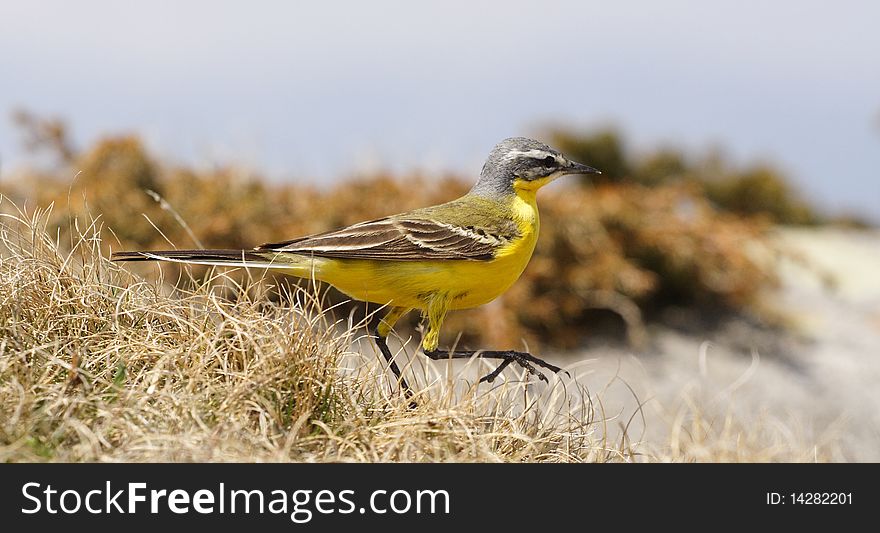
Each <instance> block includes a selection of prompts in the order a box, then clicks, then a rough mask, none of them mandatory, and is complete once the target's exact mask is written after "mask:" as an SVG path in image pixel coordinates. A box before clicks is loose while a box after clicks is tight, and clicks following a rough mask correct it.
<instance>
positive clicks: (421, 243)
mask: <svg viewBox="0 0 880 533" xmlns="http://www.w3.org/2000/svg"><path fill="white" fill-rule="evenodd" d="M507 222H508V223H504V224H500V225H497V227H491V228H490V227H478V226H471V225H467V226H462V225H459V224H455V223H449V222H441V221H438V220H433V219H431V218H423V217H419V216H413V217H408V216H406V215H398V216H394V217H388V218H381V219H377V220H371V221H369V222H361V223H360V224H355V225H353V226H349V227H347V228H343V229H339V230H335V231H330V232H327V233H320V234H317V235H311V236H308V237H302V238H299V239H294V240H291V241H285V242H278V243H267V244H263V245H261V246H258V247H257V248H256V249H255V251H257V252H290V253H296V254H302V255H312V256H317V257H332V258H342V259H373V260H379V261H438V260H451V259H458V260H462V259H469V260H476V261H487V260H490V259H492V258H494V257H495V253H496V251H497V250H498V249H499V248H501V247H502V246H504V245H505V244H507V243H508V242H509V241H510V240H511V239H513V238H515V237H517V236H518V234H519V232H518V230H517V228H516V224H515V223H514V222H513V221H507ZM493 226H494V225H493Z"/></svg>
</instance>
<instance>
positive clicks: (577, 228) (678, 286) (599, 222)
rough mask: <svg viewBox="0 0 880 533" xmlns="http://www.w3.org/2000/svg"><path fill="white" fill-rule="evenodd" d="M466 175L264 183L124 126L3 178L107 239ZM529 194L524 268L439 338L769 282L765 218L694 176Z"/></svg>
mask: <svg viewBox="0 0 880 533" xmlns="http://www.w3.org/2000/svg"><path fill="white" fill-rule="evenodd" d="M612 140H613V139H612ZM612 144H613V143H612ZM612 155H613V154H612ZM667 159H669V158H667ZM673 159H674V158H673ZM588 162H590V163H593V161H588ZM655 163H656V164H655V165H653V166H652V167H651V168H655V169H656V168H659V169H660V170H661V171H663V169H668V168H673V170H674V167H675V161H671V159H669V160H658V161H656V162H655ZM67 165H69V167H68V166H67ZM74 175H75V176H76V179H75V180H73V183H71V176H74ZM469 181H470V180H467V181H465V180H462V179H458V178H454V177H446V178H442V179H434V180H429V179H427V178H424V177H419V176H407V177H402V178H392V177H390V176H374V177H369V178H362V179H355V180H350V181H345V182H342V183H340V184H338V185H336V186H334V187H332V188H329V189H321V188H318V187H316V186H313V185H303V184H290V183H285V184H273V183H270V182H268V181H266V180H264V179H262V178H261V177H259V176H257V175H250V174H246V173H244V172H240V171H237V170H236V169H233V168H219V169H212V170H196V169H192V168H182V167H171V166H168V165H163V164H161V163H159V162H157V161H155V160H154V159H153V158H152V157H151V156H150V155H148V154H147V153H146V151H145V149H144V147H143V146H142V144H141V143H140V141H139V140H138V139H137V138H136V137H131V136H123V137H112V138H107V139H104V140H102V141H100V142H98V143H97V144H96V145H95V146H94V147H92V148H91V149H89V150H87V151H85V152H84V153H82V154H79V155H75V156H73V157H71V158H70V163H68V164H65V166H64V168H63V169H61V170H58V171H57V172H54V173H43V174H37V173H34V174H31V175H28V176H25V177H24V179H20V180H18V182H17V183H16V184H13V185H8V184H7V185H5V190H4V191H3V192H4V194H6V195H7V196H11V197H12V198H13V199H18V200H23V199H24V198H29V199H31V200H32V201H31V202H30V205H33V203H34V202H36V203H37V204H38V205H41V206H45V205H48V204H49V203H51V202H54V204H55V206H54V211H53V217H54V218H53V221H52V223H53V224H55V225H56V226H57V227H58V228H59V230H58V231H59V232H61V233H64V232H67V231H69V221H70V220H71V219H72V217H74V216H78V217H80V218H82V216H83V215H85V214H86V213H90V214H91V216H100V217H101V219H102V223H103V224H104V226H105V227H106V228H107V229H109V230H110V231H112V233H113V234H114V235H115V236H116V237H117V238H118V242H117V243H116V244H115V245H114V249H132V248H136V249H140V248H164V247H168V246H169V242H170V243H173V244H174V245H176V246H178V247H194V246H205V247H251V246H254V245H257V244H260V243H262V242H265V241H275V240H281V239H285V238H291V237H294V236H297V235H301V234H307V233H312V232H317V231H322V230H327V229H332V228H334V227H338V226H341V225H345V224H350V223H354V222H358V221H361V220H365V219H369V218H375V217H379V216H382V215H387V214H391V213H394V212H398V211H401V210H406V209H410V208H414V207H418V206H423V205H428V204H432V203H438V202H442V201H446V200H450V199H452V198H454V197H457V196H458V195H460V194H462V193H464V192H465V191H466V190H467V189H468V187H469V186H470V182H469ZM151 195H152V197H151ZM539 204H540V206H541V209H542V211H541V213H542V232H543V233H542V235H541V238H540V240H539V244H538V249H537V252H536V255H535V257H534V258H533V260H532V263H531V264H530V265H529V267H528V269H527V270H526V272H525V274H524V276H523V279H522V280H520V282H518V283H517V284H516V285H514V287H513V288H512V289H511V290H510V291H509V292H508V293H507V294H505V295H504V296H502V297H501V298H500V299H499V301H498V302H497V303H494V304H491V305H490V306H488V307H487V308H484V309H478V310H474V311H469V312H466V313H457V314H456V316H455V317H453V319H452V321H451V322H450V324H449V327H447V328H446V331H447V333H448V335H449V337H448V338H447V339H446V341H448V342H452V341H454V340H455V335H456V333H457V332H458V331H461V332H462V333H463V334H464V337H463V339H462V342H464V343H465V344H469V343H477V342H480V343H485V344H486V345H501V344H504V345H519V344H520V343H521V341H522V340H523V339H525V340H527V341H528V342H529V343H531V345H532V346H533V347H534V345H535V344H538V343H546V344H554V345H557V346H560V347H571V346H574V345H576V344H577V343H579V342H580V341H581V340H582V339H583V337H584V336H585V334H586V333H589V331H590V329H589V328H590V323H591V321H590V319H589V317H590V311H591V310H593V309H596V308H601V309H610V310H612V311H613V312H615V313H617V314H618V315H620V316H621V317H623V319H624V321H625V322H626V323H627V324H629V325H630V326H631V327H632V328H633V329H631V333H632V334H637V333H638V330H639V324H640V321H641V313H642V311H644V310H654V309H658V308H662V307H664V306H667V305H711V306H713V307H722V308H729V309H748V308H750V306H752V305H753V304H754V303H755V302H756V299H757V297H758V296H759V295H760V293H761V292H762V291H763V290H764V289H765V288H766V287H768V286H770V285H771V284H772V283H773V276H772V274H771V273H770V272H767V271H766V270H764V269H763V268H762V267H761V266H760V265H759V264H758V263H756V262H755V261H754V260H753V259H752V258H751V257H750V256H749V254H748V253H747V248H748V246H747V245H748V244H750V243H756V242H757V243H760V242H763V241H764V231H765V225H763V224H762V223H760V222H758V221H757V219H751V218H743V217H739V216H736V215H733V214H730V213H727V212H724V211H719V210H718V209H716V208H715V207H713V204H712V203H711V202H710V201H708V200H707V199H706V197H705V196H704V195H703V193H702V189H701V188H700V187H699V186H693V185H688V184H687V182H670V183H661V184H659V185H656V186H654V187H648V186H646V185H638V184H620V183H600V184H598V185H596V186H594V187H583V186H580V185H578V184H576V183H574V184H569V185H568V186H566V185H559V186H554V187H552V188H551V190H547V191H542V194H541V197H540V198H539ZM142 214H143V215H145V216H141V215H142ZM145 217H146V218H145ZM147 218H148V219H149V221H148V220H147ZM151 222H152V224H154V225H155V228H154V227H152V226H151ZM160 230H161V233H160ZM61 242H64V239H62V241H61ZM132 268H143V270H141V272H144V273H149V272H155V271H156V269H155V267H153V266H149V265H147V266H138V267H132ZM166 271H167V269H166ZM337 297H339V296H338V295H337Z"/></svg>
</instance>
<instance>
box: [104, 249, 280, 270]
mask: <svg viewBox="0 0 880 533" xmlns="http://www.w3.org/2000/svg"><path fill="white" fill-rule="evenodd" d="M278 257H279V256H276V254H258V253H254V252H253V251H251V250H159V251H155V252H152V251H131V252H114V253H113V255H112V256H110V260H111V261H171V262H173V263H187V264H193V265H213V266H242V267H254V268H290V264H285V262H284V261H279V260H278Z"/></svg>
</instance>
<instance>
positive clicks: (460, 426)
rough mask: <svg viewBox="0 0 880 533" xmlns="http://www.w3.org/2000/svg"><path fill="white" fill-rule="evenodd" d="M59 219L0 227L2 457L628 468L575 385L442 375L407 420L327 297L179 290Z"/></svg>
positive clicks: (218, 282) (208, 285)
mask: <svg viewBox="0 0 880 533" xmlns="http://www.w3.org/2000/svg"><path fill="white" fill-rule="evenodd" d="M6 207H7V208H9V207H10V206H9V204H8V202H6ZM8 211H14V210H12V209H8ZM47 218H48V215H47V213H45V212H42V213H37V214H34V215H32V216H27V215H26V214H25V213H23V212H20V211H14V212H13V213H12V214H6V215H4V222H3V225H2V234H0V238H2V247H3V253H2V263H0V298H2V301H3V305H2V313H0V331H2V339H3V340H2V341H0V460H4V461H37V460H52V461H159V460H163V461H169V460H170V461H194V460H197V461H289V460H294V461H340V460H341V461H450V460H454V461H609V460H621V459H624V458H625V454H624V453H622V452H621V451H619V450H615V449H611V448H609V447H608V446H607V445H606V443H604V442H602V439H601V437H600V436H599V432H597V426H596V425H595V424H594V423H593V421H592V411H591V409H590V407H589V404H588V402H589V398H588V396H586V397H585V396H579V395H576V394H574V395H572V394H565V393H564V390H563V389H562V388H561V384H558V385H559V386H557V387H555V388H553V389H551V390H547V391H544V392H542V393H536V394H533V393H532V391H531V390H530V389H529V388H528V387H527V386H525V385H523V384H518V383H515V382H509V383H507V384H504V385H502V386H500V387H495V388H492V389H489V388H487V387H485V386H484V387H481V388H476V387H467V388H466V389H465V390H460V387H459V388H456V387H449V386H448V382H447V381H446V380H445V379H441V378H439V377H435V378H430V381H431V384H430V385H429V386H428V387H427V389H426V390H425V391H424V392H423V393H421V395H420V396H419V403H420V407H419V408H418V409H416V410H414V411H410V410H408V409H407V408H406V403H405V402H403V401H401V399H400V397H399V396H398V395H396V394H390V392H389V391H390V383H388V381H387V380H386V373H385V372H382V368H381V367H380V366H379V365H378V363H377V360H376V358H375V356H374V354H372V353H365V354H361V353H355V352H352V351H350V349H349V347H350V346H351V343H352V340H353V335H355V334H356V333H355V332H357V331H359V328H357V326H358V325H357V324H352V325H351V326H352V329H351V330H350V331H348V332H343V333H340V327H339V326H340V325H339V324H336V323H333V322H332V321H331V320H329V319H328V317H329V315H328V314H327V313H325V312H322V311H321V309H320V307H319V304H318V300H317V298H316V297H315V296H314V295H313V294H311V293H308V292H306V291H305V290H303V289H298V288H293V289H291V290H290V291H289V292H287V293H286V294H287V296H286V298H284V299H283V301H282V302H281V303H270V302H269V301H267V300H266V299H265V298H264V294H263V293H264V292H265V291H266V290H267V287H266V285H265V284H264V283H258V282H256V281H254V282H249V283H246V284H238V285H236V284H235V282H233V281H232V280H231V279H230V278H228V277H225V276H222V275H220V276H214V277H211V278H209V279H208V280H207V281H205V282H203V283H200V284H198V285H197V288H196V289H195V290H193V291H189V292H183V291H180V290H170V289H168V286H167V285H165V284H163V283H162V282H161V281H155V282H146V281H144V280H142V279H138V278H136V277H134V276H132V275H130V274H128V273H127V272H126V271H125V270H123V269H122V268H120V267H119V266H117V265H115V264H113V263H110V262H109V261H108V260H107V259H106V258H105V257H102V256H101V255H100V252H99V249H100V235H99V232H98V228H97V227H96V226H95V225H94V224H92V225H90V226H89V227H87V228H81V229H83V231H81V232H80V230H78V229H74V231H75V232H80V233H82V234H83V235H82V237H81V238H79V239H78V240H76V241H75V242H74V246H73V248H72V251H71V252H69V253H62V252H61V251H60V249H59V246H58V243H57V242H56V241H53V239H52V238H51V237H50V236H49V234H48V233H47V232H46V231H45V221H46V220H47ZM230 285H231V286H230ZM219 287H224V289H225V290H224V291H221V292H225V293H230V292H231V294H232V296H231V297H220V296H218V295H217V292H216V291H215V289H217V288H219ZM230 289H231V290H230ZM343 329H346V328H343ZM352 369H353V370H352ZM423 381H424V380H423Z"/></svg>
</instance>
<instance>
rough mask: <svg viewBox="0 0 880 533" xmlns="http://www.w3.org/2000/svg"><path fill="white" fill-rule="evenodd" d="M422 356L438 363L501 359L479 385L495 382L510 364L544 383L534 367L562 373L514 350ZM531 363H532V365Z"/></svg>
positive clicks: (554, 367)
mask: <svg viewBox="0 0 880 533" xmlns="http://www.w3.org/2000/svg"><path fill="white" fill-rule="evenodd" d="M424 354H425V355H427V356H428V357H430V358H431V359H433V360H435V361H439V360H442V359H469V358H471V357H474V356H475V355H476V356H477V357H482V358H484V359H501V360H502V362H501V364H500V365H499V366H498V368H496V369H495V370H493V371H492V372H491V373H489V374H487V375H485V376H483V377H482V378H480V383H482V382H484V381H488V382H489V383H492V382H493V381H495V378H497V377H498V375H499V374H501V371H502V370H504V369H505V368H507V366H508V365H510V363H516V364H518V365H519V366H521V367H523V368H525V369H526V370H528V371H529V374H532V375H534V376H538V379H540V380H542V381H545V382H546V381H547V376H545V375H544V374H542V373H541V372H540V371H538V369H537V368H535V366H534V365H538V366H540V367H543V368H546V369H548V370H552V371H553V372H556V373H559V372H562V369H561V368H559V367H558V366H556V365H551V364H550V363H548V362H547V361H544V360H543V359H538V358H537V357H535V356H534V355H532V354H530V353H527V352H517V351H514V350H448V351H444V350H434V351H431V352H424ZM532 363H534V365H533V364H532ZM566 374H568V372H566Z"/></svg>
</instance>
